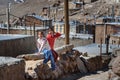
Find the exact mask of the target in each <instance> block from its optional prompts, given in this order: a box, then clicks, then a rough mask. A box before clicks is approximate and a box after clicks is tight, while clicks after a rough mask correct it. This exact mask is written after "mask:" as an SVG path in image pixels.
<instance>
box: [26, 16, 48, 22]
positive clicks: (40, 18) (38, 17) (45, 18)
mask: <svg viewBox="0 0 120 80" xmlns="http://www.w3.org/2000/svg"><path fill="white" fill-rule="evenodd" d="M28 16H32V17H35V18H37V19H39V20H42V21H45V20H50V19H49V18H48V17H42V16H39V15H28Z"/></svg>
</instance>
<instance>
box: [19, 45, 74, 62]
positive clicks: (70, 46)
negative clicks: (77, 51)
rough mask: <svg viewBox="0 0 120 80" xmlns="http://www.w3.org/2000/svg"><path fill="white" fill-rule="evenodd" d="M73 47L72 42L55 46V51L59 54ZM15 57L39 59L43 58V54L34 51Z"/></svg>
mask: <svg viewBox="0 0 120 80" xmlns="http://www.w3.org/2000/svg"><path fill="white" fill-rule="evenodd" d="M73 47H74V45H72V44H69V45H64V46H62V47H59V48H56V49H55V51H56V52H57V53H58V55H60V54H62V53H64V52H66V51H70V50H72V49H73ZM17 58H23V59H25V60H40V59H43V58H44V56H43V54H42V53H41V54H37V53H34V54H23V55H19V56H17Z"/></svg>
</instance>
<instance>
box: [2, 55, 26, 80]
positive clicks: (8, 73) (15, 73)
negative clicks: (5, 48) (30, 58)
mask: <svg viewBox="0 0 120 80" xmlns="http://www.w3.org/2000/svg"><path fill="white" fill-rule="evenodd" d="M24 75H25V62H24V60H21V59H15V58H12V57H0V80H25V78H24Z"/></svg>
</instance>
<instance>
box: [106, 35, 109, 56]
mask: <svg viewBox="0 0 120 80" xmlns="http://www.w3.org/2000/svg"><path fill="white" fill-rule="evenodd" d="M109 40H110V35H107V36H106V54H107V55H109Z"/></svg>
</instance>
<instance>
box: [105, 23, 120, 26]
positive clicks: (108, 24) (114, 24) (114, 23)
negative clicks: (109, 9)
mask: <svg viewBox="0 0 120 80" xmlns="http://www.w3.org/2000/svg"><path fill="white" fill-rule="evenodd" d="M105 24H107V25H120V22H111V23H105Z"/></svg>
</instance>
